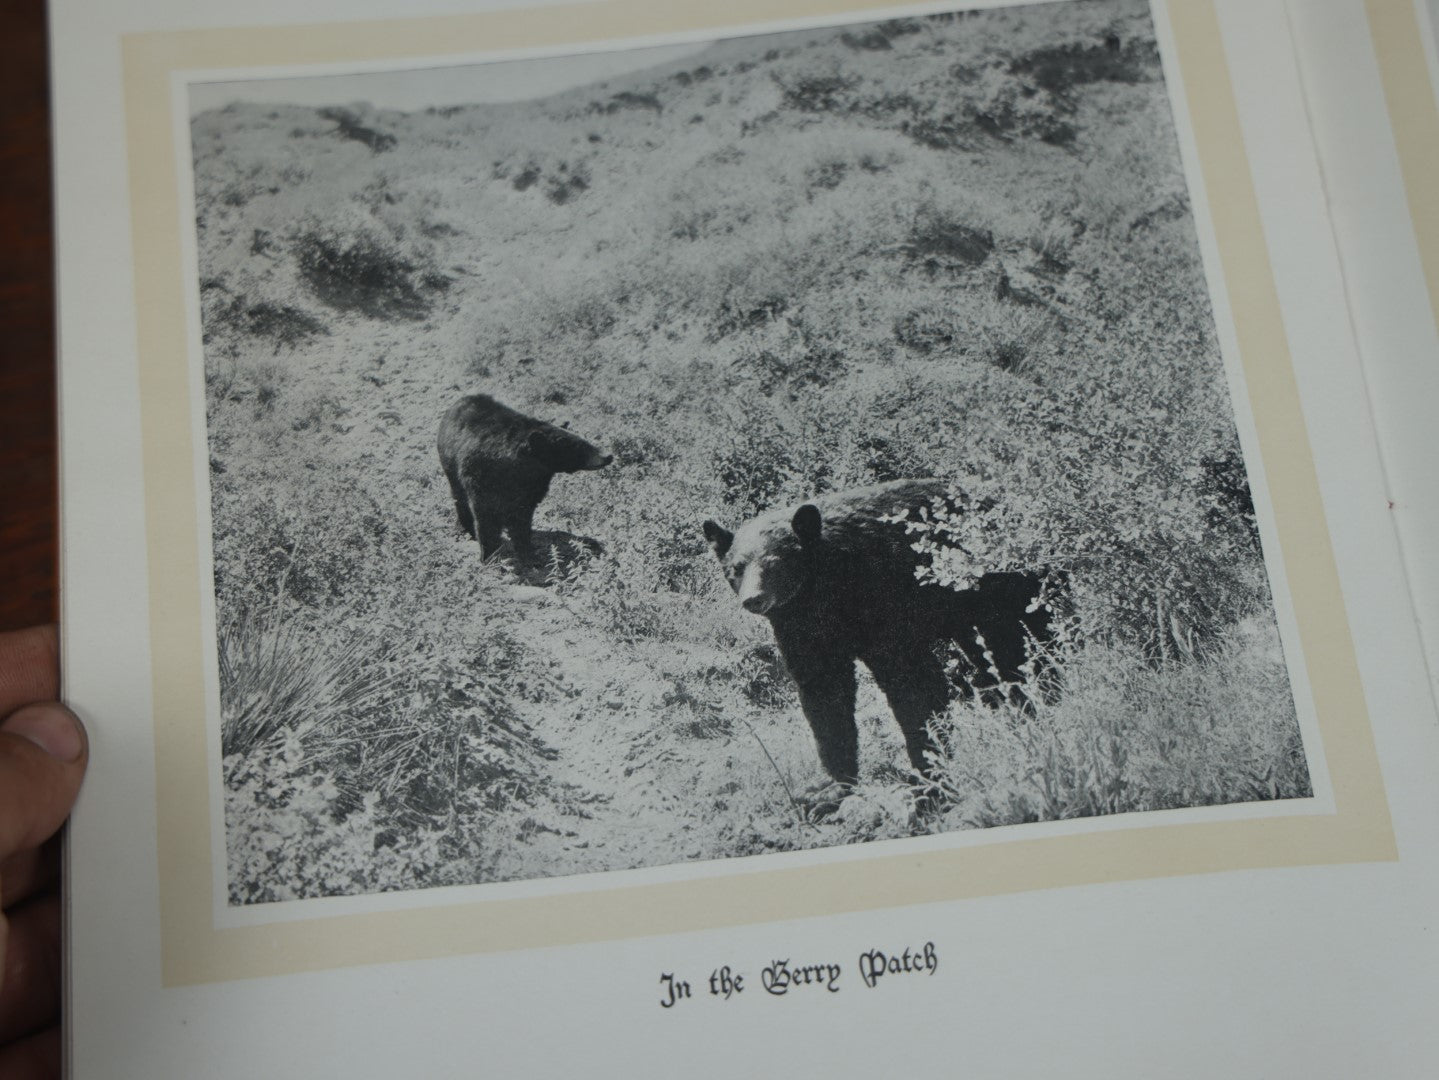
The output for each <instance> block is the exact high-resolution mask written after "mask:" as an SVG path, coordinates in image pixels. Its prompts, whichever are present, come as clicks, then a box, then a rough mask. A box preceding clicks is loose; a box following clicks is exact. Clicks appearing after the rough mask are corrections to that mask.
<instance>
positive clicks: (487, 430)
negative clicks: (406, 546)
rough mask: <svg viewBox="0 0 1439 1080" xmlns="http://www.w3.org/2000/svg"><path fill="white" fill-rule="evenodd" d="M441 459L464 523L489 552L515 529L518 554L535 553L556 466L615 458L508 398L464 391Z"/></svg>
mask: <svg viewBox="0 0 1439 1080" xmlns="http://www.w3.org/2000/svg"><path fill="white" fill-rule="evenodd" d="M437 441H438V445H439V450H440V464H441V465H443V466H444V469H445V476H446V477H448V478H449V481H450V493H451V494H452V495H454V497H455V513H456V514H458V515H459V518H460V527H461V528H462V529H464V530H465V532H467V533H469V534H470V535H471V536H473V537H474V538H475V539H476V540H478V541H479V542H480V555H481V556H483V557H485V558H489V557H490V556H491V555H493V554H494V553H495V550H496V549H497V548H498V547H499V546H500V533H501V532H502V531H503V532H508V533H509V536H510V543H511V544H512V545H513V547H514V549H515V554H516V555H518V556H520V557H521V558H528V556H529V555H530V550H531V547H530V525H531V522H532V520H533V518H534V514H535V507H537V506H539V505H540V500H541V499H543V498H544V497H545V494H546V493H547V492H548V491H549V490H550V480H551V479H553V478H554V475H555V473H561V472H581V471H583V470H586V469H603V468H604V467H605V466H606V465H608V464H609V463H610V462H611V461H612V460H613V458H612V457H611V455H609V454H604V453H601V452H600V451H599V450H598V449H597V448H596V447H595V446H593V445H591V444H590V443H588V442H586V441H585V440H584V439H582V438H580V437H579V436H578V435H574V434H571V433H570V432H568V431H566V430H565V429H564V428H560V427H556V426H555V425H554V424H548V423H546V422H545V421H543V420H536V419H534V418H533V417H529V416H526V415H525V414H524V413H520V412H516V411H515V410H514V409H511V408H509V407H507V406H505V405H501V404H500V403H499V402H498V401H496V400H495V399H494V398H492V397H490V396H488V395H486V394H473V395H471V396H470V397H465V398H461V399H460V400H459V401H457V402H455V404H454V405H452V406H451V407H450V409H449V410H448V411H447V412H446V413H445V415H444V417H443V418H442V419H441V420H440V433H439V438H438V440H437Z"/></svg>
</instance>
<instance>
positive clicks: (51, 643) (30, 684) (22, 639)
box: [0, 626, 60, 716]
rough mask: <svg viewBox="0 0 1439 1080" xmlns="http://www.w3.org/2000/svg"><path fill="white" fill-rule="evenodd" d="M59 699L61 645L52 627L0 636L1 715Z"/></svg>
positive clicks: (11, 631)
mask: <svg viewBox="0 0 1439 1080" xmlns="http://www.w3.org/2000/svg"><path fill="white" fill-rule="evenodd" d="M59 696H60V645H59V638H58V636H57V634H56V632H55V627H53V626H32V627H30V628H29V629H27V630H9V631H6V632H5V633H0V716H4V715H5V714H6V713H9V712H12V711H13V710H15V709H18V708H19V707H20V706H21V705H29V704H31V703H33V702H36V701H53V700H55V699H56V698H58V697H59Z"/></svg>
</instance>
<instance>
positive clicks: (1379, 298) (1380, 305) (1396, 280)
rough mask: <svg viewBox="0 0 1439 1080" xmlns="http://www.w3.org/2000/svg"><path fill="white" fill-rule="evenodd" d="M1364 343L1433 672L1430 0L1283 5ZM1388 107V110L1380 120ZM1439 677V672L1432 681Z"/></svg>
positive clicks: (1437, 271)
mask: <svg viewBox="0 0 1439 1080" xmlns="http://www.w3.org/2000/svg"><path fill="white" fill-rule="evenodd" d="M1291 21H1292V24H1293V26H1294V32H1295V36H1296V41H1297V44H1298V46H1299V56H1300V62H1301V68H1302V69H1303V72H1304V76H1305V84H1306V92H1307V94H1308V97H1309V99H1310V102H1311V116H1312V119H1313V123H1314V131H1315V139H1316V143H1317V145H1318V149H1319V153H1320V158H1321V162H1322V165H1323V170H1324V179H1325V185H1326V188H1327V190H1328V193H1329V203H1330V212H1331V214H1332V216H1333V219H1334V228H1335V235H1336V238H1337V240H1338V244H1339V250H1340V254H1341V256H1342V260H1343V266H1344V274H1345V286H1346V289H1347V291H1348V295H1349V301H1350V304H1351V306H1352V309H1353V318H1354V325H1355V330H1356V333H1357V335H1358V344H1359V352H1360V356H1361V358H1362V361H1363V364H1364V370H1365V374H1366V378H1367V380H1368V386H1369V394H1370V400H1371V405H1372V407H1373V410H1374V418H1375V425H1376V427H1377V429H1378V435H1379V441H1380V445H1381V447H1382V450H1383V456H1384V465H1385V471H1386V473H1387V476H1388V504H1387V509H1388V512H1391V513H1392V514H1393V516H1394V519H1395V522H1396V524H1397V526H1398V529H1399V534H1400V537H1401V542H1402V545H1403V549H1404V555H1405V568H1406V572H1407V574H1408V576H1409V580H1410V587H1411V590H1412V592H1413V596H1414V604H1415V609H1416V615H1417V617H1418V619H1419V622H1420V625H1421V628H1422V632H1423V636H1424V640H1425V643H1426V651H1427V655H1428V663H1429V668H1430V675H1431V678H1435V677H1436V676H1439V651H1436V650H1439V570H1436V566H1435V560H1434V558H1433V551H1434V544H1435V541H1436V538H1439V482H1436V480H1435V477H1434V471H1433V462H1434V461H1435V459H1436V457H1439V441H1436V437H1435V429H1434V423H1433V411H1434V404H1435V402H1436V401H1439V333H1436V329H1435V312H1436V311H1439V185H1436V177H1439V107H1436V104H1435V102H1436V100H1439V99H1436V89H1435V87H1436V83H1435V72H1436V70H1439V68H1436V59H1435V58H1436V55H1439V53H1436V43H1435V25H1436V22H1435V10H1434V6H1433V5H1432V4H1428V3H1426V2H1425V0H1413V2H1410V0H1393V2H1389V0H1374V2H1372V3H1367V4H1366V3H1361V2H1353V3H1349V2H1342V0H1341V2H1335V0H1317V2H1311V0H1301V2H1297V3H1294V4H1292V5H1291ZM1381 118H1386V119H1387V121H1388V122H1383V120H1382V119H1381ZM1436 685H1439V684H1436Z"/></svg>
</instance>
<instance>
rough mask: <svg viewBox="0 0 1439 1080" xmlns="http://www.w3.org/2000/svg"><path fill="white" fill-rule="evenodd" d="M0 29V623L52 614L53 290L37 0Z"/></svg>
mask: <svg viewBox="0 0 1439 1080" xmlns="http://www.w3.org/2000/svg"><path fill="white" fill-rule="evenodd" d="M5 7H6V11H5V15H6V19H5V34H4V35H3V37H0V101H3V102H4V103H5V107H4V109H0V252H3V255H0V630H10V629H14V628H16V627H20V626H27V625H30V624H32V623H38V622H48V621H52V620H54V619H55V618H56V617H57V615H58V608H57V596H58V585H57V581H56V560H57V549H56V538H57V535H58V534H57V528H56V496H55V480H56V471H55V319H54V308H55V289H54V256H53V251H52V245H53V236H54V234H53V229H52V226H51V213H50V108H49V87H48V85H47V78H48V73H47V70H46V62H45V5H44V2H43V0H10V2H9V3H7V4H6V5H5Z"/></svg>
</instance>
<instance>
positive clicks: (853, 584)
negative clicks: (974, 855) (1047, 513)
mask: <svg viewBox="0 0 1439 1080" xmlns="http://www.w3.org/2000/svg"><path fill="white" fill-rule="evenodd" d="M946 492H947V485H946V484H945V483H944V482H943V481H939V480H897V481H894V482H892V483H888V484H878V485H875V486H873V487H864V488H856V489H853V490H851V491H842V492H836V493H834V494H830V495H824V496H820V497H819V498H816V499H813V500H811V501H809V502H806V503H804V504H803V505H801V506H798V507H787V508H783V509H776V510H770V511H768V512H766V513H764V514H761V515H760V516H758V517H756V518H753V519H751V520H750V521H747V522H745V523H744V524H743V525H741V526H740V527H739V528H738V529H737V530H735V531H734V532H730V531H729V530H727V529H725V528H723V527H722V526H720V525H718V524H716V523H715V522H713V521H706V522H705V523H704V534H705V539H706V540H707V541H708V543H709V546H710V549H711V550H712V551H713V552H714V553H715V555H716V556H717V557H718V558H719V561H720V565H721V566H722V567H723V568H724V572H725V576H726V577H727V578H728V579H729V583H730V586H731V587H732V588H733V589H734V591H735V594H736V595H737V596H738V597H739V601H740V603H741V604H742V605H743V606H744V607H745V609H746V610H748V611H752V612H754V613H755V614H756V615H763V616H764V617H765V618H767V619H768V620H769V621H770V625H771V626H772V627H773V628H774V635H775V641H776V643H777V644H778V646H779V651H780V655H781V656H782V657H783V658H784V662H785V666H786V667H787V668H788V669H789V672H790V674H791V675H792V676H793V677H794V681H795V683H796V684H797V685H798V687H799V696H800V705H801V707H802V708H803V710H804V715H805V718H806V719H807V720H808V721H809V724H810V727H811V728H812V729H813V731H814V740H815V745H816V747H817V748H818V750H819V758H820V763H821V764H822V765H823V766H824V769H825V771H826V772H827V773H828V774H829V775H830V777H831V778H832V779H833V780H834V781H837V782H839V783H840V784H853V783H855V782H856V781H857V780H858V779H859V733H858V729H857V728H856V726H855V719H854V707H855V667H854V665H855V662H856V661H859V662H861V663H863V664H864V665H865V666H866V667H867V668H869V670H870V672H871V673H872V674H873V675H874V680H875V682H876V683H877V684H878V685H879V688H880V690H882V691H883V692H884V695H885V697H886V699H888V701H889V705H890V708H891V709H892V710H893V712H894V718H895V720H896V721H898V723H899V727H900V730H901V731H902V732H903V734H904V743H905V748H906V750H907V751H908V753H909V760H910V763H911V764H912V765H913V766H914V768H915V769H916V770H917V771H919V772H921V773H924V772H926V771H927V769H928V766H929V762H928V760H927V759H926V756H925V755H926V753H927V752H930V751H932V750H933V749H934V746H933V743H932V741H931V739H930V736H929V730H928V727H927V725H928V722H929V720H930V718H931V717H932V716H934V714H935V713H937V712H939V711H941V710H942V709H944V708H945V706H946V705H947V704H948V702H949V700H950V698H951V696H953V695H954V694H956V693H957V694H959V695H960V696H962V697H965V698H971V697H973V696H974V695H975V694H976V693H978V694H979V695H980V697H981V699H982V700H985V701H986V702H987V703H990V704H998V700H999V699H1000V698H1001V697H1002V696H1003V693H1004V690H1005V689H1006V688H1008V687H1010V686H1011V685H1012V684H1016V683H1019V682H1020V681H1021V680H1022V679H1023V668H1024V665H1025V662H1026V660H1027V658H1028V654H1029V645H1030V642H1031V641H1035V642H1040V643H1043V642H1047V641H1048V640H1050V636H1051V634H1050V614H1049V611H1048V609H1047V607H1046V606H1044V605H1043V604H1037V603H1035V601H1036V600H1037V599H1038V598H1040V596H1041V594H1042V591H1043V587H1044V584H1045V577H1046V575H1045V574H1042V573H994V574H985V575H984V576H983V577H981V578H980V579H979V580H978V581H977V582H976V583H975V585H974V587H973V588H970V589H965V590H957V589H951V588H947V587H945V586H942V585H937V584H924V583H922V582H921V581H920V580H918V579H917V578H916V577H915V570H916V569H917V568H918V567H919V566H920V565H922V564H923V563H924V562H925V561H927V556H921V555H920V554H919V553H918V552H916V551H915V550H914V547H913V543H914V538H913V537H912V536H911V535H910V534H909V533H908V532H907V531H906V529H905V526H904V524H903V522H902V521H901V522H896V521H894V520H885V519H886V518H893V517H894V516H895V515H897V514H899V515H904V514H906V512H908V511H911V510H918V509H919V508H921V507H924V506H930V505H932V504H933V503H934V501H935V500H936V499H943V498H944V497H945V495H946ZM979 637H982V638H983V644H982V645H981V644H980V642H979V640H978V638H979ZM945 643H953V644H955V645H957V646H958V647H959V648H960V649H961V650H962V651H963V652H964V653H965V655H966V657H967V658H968V659H969V661H970V667H971V669H972V670H971V673H970V675H969V676H968V678H967V679H965V678H960V679H956V678H955V677H954V676H953V675H952V674H947V673H946V671H945V665H944V662H943V659H942V657H941V655H940V652H939V650H938V649H937V648H936V647H937V646H940V645H942V644H945Z"/></svg>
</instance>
